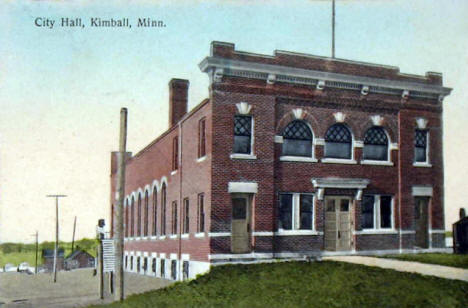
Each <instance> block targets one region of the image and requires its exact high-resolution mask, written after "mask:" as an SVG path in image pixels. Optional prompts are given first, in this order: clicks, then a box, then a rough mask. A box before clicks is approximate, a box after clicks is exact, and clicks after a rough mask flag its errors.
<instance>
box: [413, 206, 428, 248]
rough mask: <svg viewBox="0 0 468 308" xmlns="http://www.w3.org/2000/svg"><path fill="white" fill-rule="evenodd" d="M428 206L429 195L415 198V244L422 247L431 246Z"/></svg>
mask: <svg viewBox="0 0 468 308" xmlns="http://www.w3.org/2000/svg"><path fill="white" fill-rule="evenodd" d="M428 206H429V197H416V198H415V199H414V227H415V231H416V235H415V246H416V247H420V248H428V247H429V230H428Z"/></svg>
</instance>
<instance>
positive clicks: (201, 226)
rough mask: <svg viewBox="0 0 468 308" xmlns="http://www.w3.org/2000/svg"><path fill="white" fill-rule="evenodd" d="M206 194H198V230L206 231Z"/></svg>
mask: <svg viewBox="0 0 468 308" xmlns="http://www.w3.org/2000/svg"><path fill="white" fill-rule="evenodd" d="M204 203H205V195H204V194H199V195H198V211H197V212H198V224H197V232H205V204H204Z"/></svg>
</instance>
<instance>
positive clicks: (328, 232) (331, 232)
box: [324, 197, 338, 251]
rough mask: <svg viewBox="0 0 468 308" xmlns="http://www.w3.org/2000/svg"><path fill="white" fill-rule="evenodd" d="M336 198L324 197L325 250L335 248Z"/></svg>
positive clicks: (336, 234) (333, 249)
mask: <svg viewBox="0 0 468 308" xmlns="http://www.w3.org/2000/svg"><path fill="white" fill-rule="evenodd" d="M335 207H336V200H335V199H333V198H329V197H326V198H325V233H324V236H325V238H324V241H325V245H324V246H325V250H332V251H335V250H336V241H337V236H338V233H337V227H336V208H335Z"/></svg>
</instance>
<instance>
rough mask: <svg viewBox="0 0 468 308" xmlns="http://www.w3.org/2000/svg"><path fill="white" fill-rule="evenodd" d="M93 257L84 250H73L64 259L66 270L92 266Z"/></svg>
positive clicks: (93, 262)
mask: <svg viewBox="0 0 468 308" xmlns="http://www.w3.org/2000/svg"><path fill="white" fill-rule="evenodd" d="M94 264H95V259H94V257H93V256H92V255H91V254H89V253H88V252H86V251H84V250H75V251H74V252H72V253H71V254H70V255H69V256H68V257H67V258H66V259H65V269H66V270H67V271H69V270H72V269H77V268H86V267H94Z"/></svg>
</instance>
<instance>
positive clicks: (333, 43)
mask: <svg viewBox="0 0 468 308" xmlns="http://www.w3.org/2000/svg"><path fill="white" fill-rule="evenodd" d="M332 58H335V0H332Z"/></svg>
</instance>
